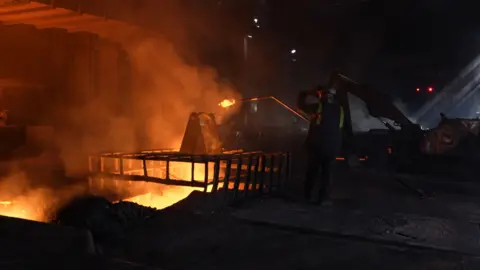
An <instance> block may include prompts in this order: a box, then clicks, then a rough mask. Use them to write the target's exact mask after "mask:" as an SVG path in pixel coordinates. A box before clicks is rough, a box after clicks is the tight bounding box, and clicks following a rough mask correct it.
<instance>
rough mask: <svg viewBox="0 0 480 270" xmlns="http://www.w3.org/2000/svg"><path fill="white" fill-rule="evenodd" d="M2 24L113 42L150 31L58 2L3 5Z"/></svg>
mask: <svg viewBox="0 0 480 270" xmlns="http://www.w3.org/2000/svg"><path fill="white" fill-rule="evenodd" d="M57 2H58V1H57ZM0 23H2V24H4V25H16V24H26V25H32V26H34V27H36V28H38V29H49V28H58V29H64V30H66V31H68V32H71V33H76V32H88V33H92V34H96V35H98V36H100V37H103V38H107V39H111V40H114V41H117V40H118V39H120V38H121V37H123V36H124V35H127V34H129V33H146V32H147V31H146V30H145V29H142V28H141V27H138V26H136V25H133V24H130V23H127V22H124V21H119V20H114V19H109V18H107V16H105V15H104V16H97V15H92V14H87V13H84V12H83V10H82V5H80V4H78V5H77V9H76V10H72V9H68V8H64V7H61V6H58V5H57V4H56V1H55V0H43V1H41V0H40V1H28V0H21V1H9V3H3V4H2V3H0Z"/></svg>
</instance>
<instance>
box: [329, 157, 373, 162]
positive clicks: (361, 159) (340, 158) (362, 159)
mask: <svg viewBox="0 0 480 270" xmlns="http://www.w3.org/2000/svg"><path fill="white" fill-rule="evenodd" d="M367 158H368V157H363V158H362V157H361V158H358V160H360V161H365V160H367ZM335 160H345V158H344V157H336V158H335Z"/></svg>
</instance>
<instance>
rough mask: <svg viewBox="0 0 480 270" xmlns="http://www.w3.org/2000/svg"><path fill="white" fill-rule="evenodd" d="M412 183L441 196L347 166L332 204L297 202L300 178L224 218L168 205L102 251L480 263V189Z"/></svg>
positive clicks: (214, 263) (455, 265) (142, 258)
mask: <svg viewBox="0 0 480 270" xmlns="http://www.w3.org/2000/svg"><path fill="white" fill-rule="evenodd" d="M404 180H405V182H408V184H409V185H411V186H415V187H416V188H422V189H423V190H424V191H425V192H426V194H428V195H433V196H430V197H427V198H422V197H421V196H420V194H419V193H418V192H416V191H413V190H412V189H408V188H406V187H405V186H404V185H401V184H400V183H398V182H397V181H395V180H393V179H392V177H389V176H387V175H385V174H382V173H379V172H374V171H370V172H366V171H363V172H356V173H351V172H348V173H347V172H345V171H343V172H339V173H337V179H336V182H335V186H334V191H333V198H334V205H333V206H332V207H331V208H325V207H324V208H322V207H317V206H310V205H305V204H303V203H298V202H295V200H294V199H295V196H294V195H295V194H298V193H299V192H298V191H299V190H298V188H299V184H300V180H299V179H297V180H294V181H296V182H294V183H291V184H290V185H289V190H290V192H289V196H288V197H289V199H287V200H285V199H274V198H269V199H263V200H257V201H256V202H253V203H250V204H248V205H244V206H243V207H242V208H240V209H231V210H229V211H225V212H223V213H217V214H205V213H204V214H193V213H192V212H190V211H187V210H185V209H186V208H182V207H178V208H173V209H167V210H165V211H162V213H160V214H159V216H157V217H155V218H153V219H151V220H150V221H149V222H147V224H145V225H144V226H143V227H141V228H136V229H135V230H134V231H132V232H131V233H130V234H129V235H128V236H127V237H126V239H124V240H122V241H119V242H118V243H116V244H110V245H108V246H105V247H104V249H103V250H104V253H105V255H108V256H112V257H119V258H124V259H127V260H131V261H135V262H139V263H142V264H146V265H150V266H157V267H161V268H162V269H192V268H195V269H372V270H373V269H408V270H413V269H432V270H433V269H435V270H437V269H438V270H443V269H445V270H446V269H449V270H454V269H455V270H456V269H480V260H479V259H477V255H479V254H480V247H479V244H478V243H479V240H480V230H479V225H478V224H477V223H478V222H479V221H480V199H479V198H478V197H476V194H480V192H477V190H480V188H479V187H477V186H476V185H470V184H461V185H458V184H455V185H451V184H449V183H448V182H440V183H438V182H435V181H434V182H433V183H432V182H431V181H430V180H427V179H422V178H412V177H409V178H404ZM465 194H466V195H465ZM194 197H195V196H192V198H191V199H190V201H191V202H190V203H192V204H194V205H198V203H197V201H195V200H196V199H195V198H194Z"/></svg>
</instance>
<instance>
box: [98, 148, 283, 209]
mask: <svg viewBox="0 0 480 270" xmlns="http://www.w3.org/2000/svg"><path fill="white" fill-rule="evenodd" d="M89 171H90V174H91V177H90V186H91V187H94V186H98V185H100V186H101V185H103V183H104V181H105V180H108V179H110V180H111V179H113V180H125V181H140V182H151V183H157V184H162V185H175V186H184V187H194V188H197V189H201V190H203V192H205V193H209V194H218V193H221V192H223V193H224V194H225V197H224V198H229V199H228V201H229V202H231V201H232V200H233V201H236V200H238V199H245V198H248V197H252V196H255V195H262V194H273V193H275V192H278V191H280V190H281V189H282V187H283V186H284V183H285V182H286V181H287V180H288V179H289V178H290V175H291V154H290V153H288V152H279V153H265V152H226V153H223V154H219V155H189V154H182V153H178V152H176V151H172V150H158V151H144V152H139V153H103V154H99V155H94V156H90V157H89ZM227 195H228V196H227Z"/></svg>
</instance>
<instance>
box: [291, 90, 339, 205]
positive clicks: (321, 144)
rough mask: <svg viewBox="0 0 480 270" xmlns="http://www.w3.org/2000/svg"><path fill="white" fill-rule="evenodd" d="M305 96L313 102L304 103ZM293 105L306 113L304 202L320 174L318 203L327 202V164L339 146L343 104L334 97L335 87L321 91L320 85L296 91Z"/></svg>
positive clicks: (328, 176)
mask: <svg viewBox="0 0 480 270" xmlns="http://www.w3.org/2000/svg"><path fill="white" fill-rule="evenodd" d="M309 96H311V97H313V98H315V102H314V103H308V102H307V97H309ZM297 105H298V108H299V109H300V110H301V111H303V112H304V113H306V114H307V115H309V116H310V128H309V130H308V136H307V140H306V148H307V158H308V161H307V172H306V179H305V197H306V199H307V201H309V202H310V201H311V196H312V190H313V188H314V186H315V182H317V181H316V179H317V177H318V174H319V173H320V190H319V200H318V202H319V203H328V202H329V198H328V191H329V187H330V182H331V167H332V163H333V161H334V160H335V158H336V157H337V155H338V154H339V153H340V151H341V147H342V128H343V120H344V111H343V107H342V106H341V105H340V104H339V102H338V100H337V98H336V90H335V89H334V88H331V89H328V90H327V91H325V90H324V88H323V87H317V88H316V89H315V90H312V91H305V92H302V93H300V94H299V96H298V100H297Z"/></svg>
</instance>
